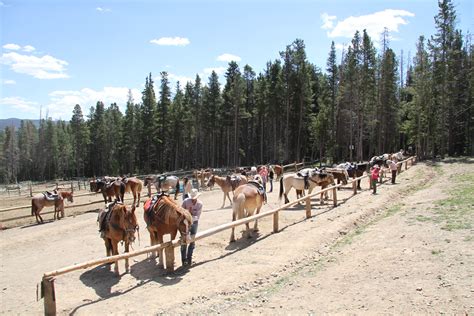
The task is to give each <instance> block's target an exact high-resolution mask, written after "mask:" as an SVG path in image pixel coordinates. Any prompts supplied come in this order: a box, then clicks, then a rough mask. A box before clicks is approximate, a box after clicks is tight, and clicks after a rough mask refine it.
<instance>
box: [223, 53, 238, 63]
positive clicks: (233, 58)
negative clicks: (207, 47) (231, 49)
mask: <svg viewBox="0 0 474 316" xmlns="http://www.w3.org/2000/svg"><path fill="white" fill-rule="evenodd" d="M217 60H218V61H226V62H231V61H241V60H242V58H240V57H239V56H236V55H232V54H222V55H220V56H218V57H217Z"/></svg>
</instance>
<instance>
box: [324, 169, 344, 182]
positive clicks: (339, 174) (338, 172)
mask: <svg viewBox="0 0 474 316" xmlns="http://www.w3.org/2000/svg"><path fill="white" fill-rule="evenodd" d="M321 170H322V171H324V172H327V173H330V174H332V175H333V176H334V179H336V180H337V184H339V183H341V182H342V184H344V185H346V184H347V180H348V179H349V174H348V172H347V170H346V169H344V168H337V167H336V168H322V169H321Z"/></svg>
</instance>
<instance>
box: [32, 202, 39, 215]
mask: <svg viewBox="0 0 474 316" xmlns="http://www.w3.org/2000/svg"><path fill="white" fill-rule="evenodd" d="M37 209H38V208H37V207H36V204H35V200H33V199H32V200H31V216H33V215H35V214H36V210H37Z"/></svg>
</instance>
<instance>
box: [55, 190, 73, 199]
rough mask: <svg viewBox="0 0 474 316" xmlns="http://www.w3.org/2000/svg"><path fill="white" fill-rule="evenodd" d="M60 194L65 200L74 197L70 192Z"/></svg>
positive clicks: (60, 192)
mask: <svg viewBox="0 0 474 316" xmlns="http://www.w3.org/2000/svg"><path fill="white" fill-rule="evenodd" d="M58 193H59V194H60V195H61V196H62V197H63V198H67V197H70V196H72V192H70V191H59V192H58Z"/></svg>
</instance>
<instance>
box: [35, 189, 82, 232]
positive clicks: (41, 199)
mask: <svg viewBox="0 0 474 316" xmlns="http://www.w3.org/2000/svg"><path fill="white" fill-rule="evenodd" d="M65 199H66V200H67V201H69V202H71V203H72V202H74V199H73V193H72V192H68V191H60V192H58V193H57V195H53V196H52V197H48V195H47V193H39V194H36V195H35V196H33V197H32V198H31V216H33V215H35V217H36V222H37V223H38V224H39V223H40V221H41V223H43V218H42V217H41V215H40V212H41V210H42V209H43V208H44V207H45V206H53V205H54V220H56V215H57V218H58V220H59V219H61V218H63V217H64V200H65ZM59 214H61V216H59ZM38 218H39V220H38Z"/></svg>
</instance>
